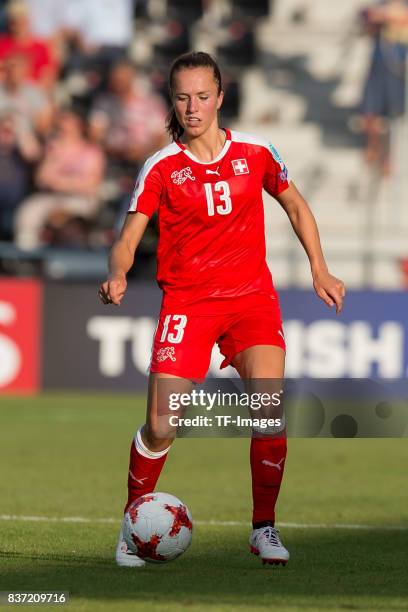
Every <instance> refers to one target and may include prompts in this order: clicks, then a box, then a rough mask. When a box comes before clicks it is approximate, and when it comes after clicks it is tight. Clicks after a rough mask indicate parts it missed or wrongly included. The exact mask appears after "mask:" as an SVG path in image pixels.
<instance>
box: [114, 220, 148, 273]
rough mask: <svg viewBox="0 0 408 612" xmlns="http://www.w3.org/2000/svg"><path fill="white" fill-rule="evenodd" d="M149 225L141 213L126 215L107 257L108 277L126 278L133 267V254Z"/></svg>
mask: <svg viewBox="0 0 408 612" xmlns="http://www.w3.org/2000/svg"><path fill="white" fill-rule="evenodd" d="M148 223H149V217H147V216H146V215H144V214H143V213H138V212H137V213H132V214H130V215H127V217H126V220H125V223H124V225H123V228H122V232H121V234H120V237H119V239H118V240H117V241H116V242H115V243H114V245H113V247H112V250H111V252H110V255H109V264H108V266H109V276H110V277H111V278H112V277H113V276H126V274H127V273H128V272H129V270H130V268H131V267H132V265H133V261H134V258H135V252H136V249H137V247H138V246H139V244H140V241H141V240H142V237H143V234H144V232H145V230H146V227H147V225H148Z"/></svg>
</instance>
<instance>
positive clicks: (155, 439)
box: [142, 423, 174, 452]
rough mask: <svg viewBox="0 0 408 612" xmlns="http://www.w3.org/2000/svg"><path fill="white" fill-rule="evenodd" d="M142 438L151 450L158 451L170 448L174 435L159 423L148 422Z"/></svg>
mask: <svg viewBox="0 0 408 612" xmlns="http://www.w3.org/2000/svg"><path fill="white" fill-rule="evenodd" d="M142 439H143V441H144V443H145V444H146V446H147V447H148V448H149V450H151V451H154V452H158V451H161V450H164V449H165V448H168V447H169V446H170V445H171V444H172V442H173V440H174V437H173V436H172V435H171V433H170V432H169V431H164V430H163V429H162V428H160V427H159V426H158V425H155V424H152V423H146V425H145V426H144V427H143V430H142Z"/></svg>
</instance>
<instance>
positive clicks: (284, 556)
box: [249, 527, 289, 565]
mask: <svg viewBox="0 0 408 612" xmlns="http://www.w3.org/2000/svg"><path fill="white" fill-rule="evenodd" d="M249 546H250V550H251V553H253V554H254V555H259V556H260V557H261V559H262V563H264V564H265V563H269V564H270V565H279V564H280V563H281V564H282V565H286V563H287V562H288V561H289V552H288V551H287V550H286V548H285V547H284V546H283V544H282V542H281V540H280V537H279V531H278V530H277V529H275V528H274V527H261V528H260V529H254V530H253V532H252V533H251V535H250V536H249Z"/></svg>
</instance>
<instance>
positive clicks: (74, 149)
mask: <svg viewBox="0 0 408 612" xmlns="http://www.w3.org/2000/svg"><path fill="white" fill-rule="evenodd" d="M56 127H57V130H56V134H55V136H54V137H53V138H52V139H50V141H49V143H48V144H47V146H46V151H45V156H44V159H43V161H42V162H41V164H40V166H39V168H38V171H37V175H36V187H37V189H38V190H39V191H40V192H39V193H36V194H34V195H32V196H31V197H29V198H28V199H27V200H25V201H24V202H23V203H22V205H21V206H20V208H19V210H18V213H17V217H16V225H15V232H16V242H17V245H18V246H19V247H21V248H22V249H26V250H31V249H35V248H36V247H39V246H41V244H43V243H44V236H43V232H44V229H45V226H46V225H47V224H48V225H49V226H50V227H51V228H54V229H58V228H61V227H62V226H64V225H66V224H70V222H71V221H72V219H73V218H74V219H91V220H92V219H94V218H95V216H96V213H97V211H98V208H99V203H100V200H99V197H98V196H99V191H100V187H101V184H102V180H103V177H104V167H105V158H104V154H103V152H102V151H101V149H100V148H99V147H98V146H97V145H94V144H91V143H90V142H89V141H88V140H87V139H86V138H85V136H84V128H85V125H84V121H83V120H82V118H81V117H80V116H79V115H78V114H77V113H76V112H74V111H73V110H62V111H60V114H59V116H58V118H57V123H56ZM71 238H72V242H75V241H76V238H75V237H74V236H71Z"/></svg>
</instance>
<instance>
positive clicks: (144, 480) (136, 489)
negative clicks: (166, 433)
mask: <svg viewBox="0 0 408 612" xmlns="http://www.w3.org/2000/svg"><path fill="white" fill-rule="evenodd" d="M168 450H169V449H168V448H166V449H165V450H163V451H159V452H154V451H151V450H149V449H148V448H147V447H146V446H145V444H144V443H143V441H142V438H141V435H140V430H139V431H138V432H137V434H136V436H135V438H134V439H133V440H132V445H131V447H130V459H129V474H128V500H127V503H126V506H125V512H126V510H127V509H128V507H129V506H130V504H131V503H132V502H134V501H135V499H137V498H138V497H141V496H142V495H145V494H146V493H151V492H152V491H154V488H155V486H156V483H157V481H158V479H159V476H160V472H161V471H162V468H163V465H164V462H165V461H166V458H167V453H168Z"/></svg>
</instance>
